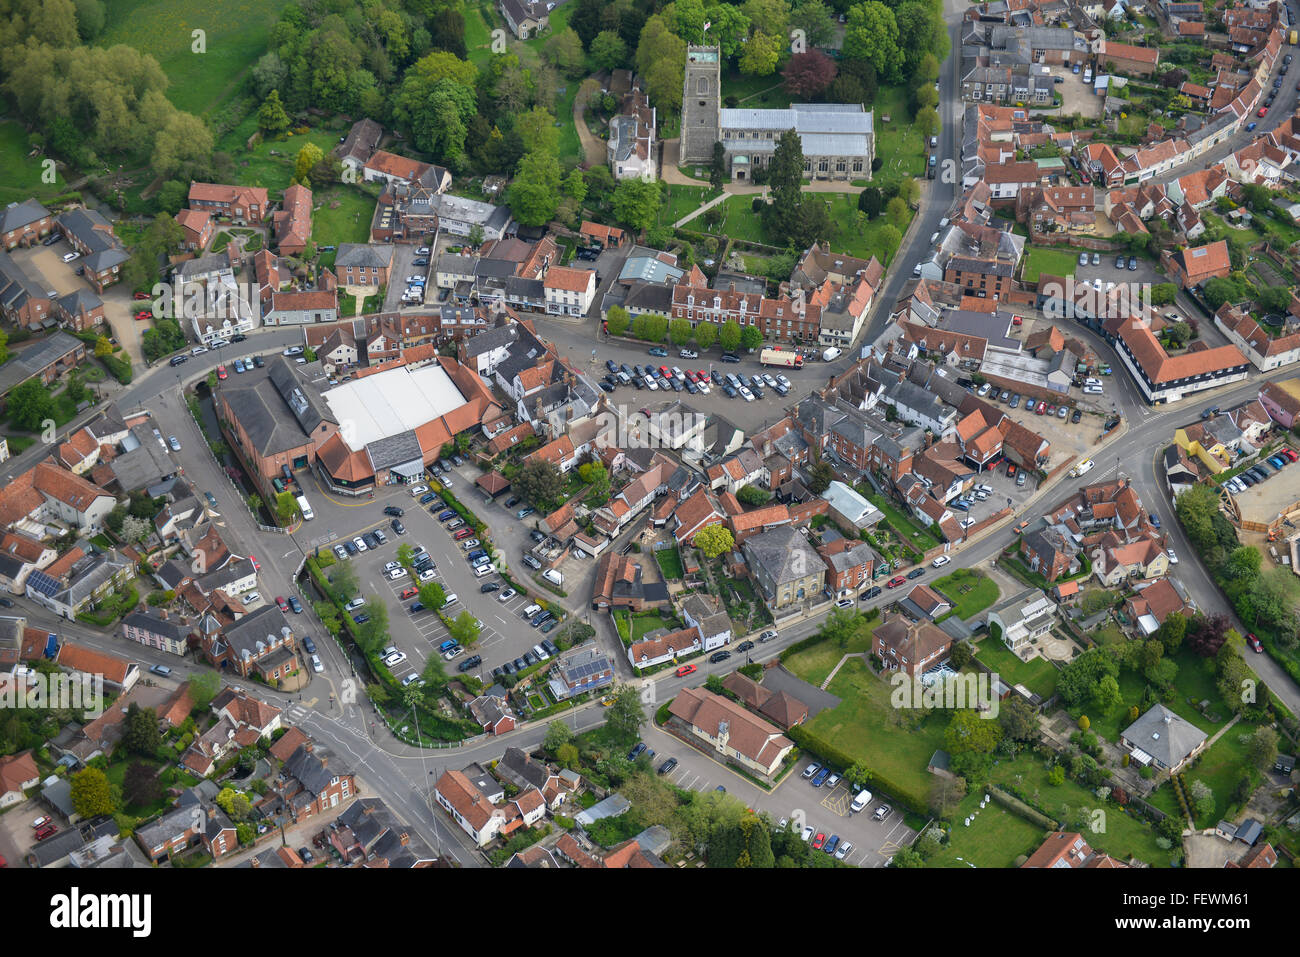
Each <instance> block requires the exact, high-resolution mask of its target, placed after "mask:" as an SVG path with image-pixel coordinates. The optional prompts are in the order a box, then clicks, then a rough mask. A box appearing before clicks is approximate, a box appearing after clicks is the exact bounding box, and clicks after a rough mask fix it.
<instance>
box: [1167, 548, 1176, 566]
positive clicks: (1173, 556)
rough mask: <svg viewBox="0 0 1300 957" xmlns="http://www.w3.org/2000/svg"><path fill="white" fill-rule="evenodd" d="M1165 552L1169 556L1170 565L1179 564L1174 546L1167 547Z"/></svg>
mask: <svg viewBox="0 0 1300 957" xmlns="http://www.w3.org/2000/svg"><path fill="white" fill-rule="evenodd" d="M1165 554H1166V555H1168V556H1169V564H1170V565H1177V564H1178V556H1177V555H1176V554H1174V550H1173V549H1172V548H1166V549H1165Z"/></svg>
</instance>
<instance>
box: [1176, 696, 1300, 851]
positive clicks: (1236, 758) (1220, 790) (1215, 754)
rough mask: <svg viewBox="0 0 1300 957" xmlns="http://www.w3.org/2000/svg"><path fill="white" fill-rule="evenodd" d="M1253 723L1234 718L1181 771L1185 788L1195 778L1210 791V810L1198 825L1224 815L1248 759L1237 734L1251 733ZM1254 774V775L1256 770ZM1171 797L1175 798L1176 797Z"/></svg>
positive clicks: (1226, 812) (1211, 821)
mask: <svg viewBox="0 0 1300 957" xmlns="http://www.w3.org/2000/svg"><path fill="white" fill-rule="evenodd" d="M1256 727H1258V726H1257V725H1254V724H1248V723H1246V722H1244V721H1238V722H1237V723H1236V724H1234V725H1233V726H1232V727H1231V728H1230V729H1229V730H1228V731H1226V732H1224V735H1223V737H1221V738H1219V740H1218V741H1215V742H1214V744H1212V745H1211V746H1210V748H1209V750H1208V751H1206V752H1205V753H1204V754H1202V755H1201V756H1200V758H1198V759H1197V761H1196V766H1195V767H1193V768H1192V770H1190V771H1185V772H1184V774H1183V776H1184V777H1185V778H1186V780H1187V786H1188V787H1189V788H1190V787H1191V786H1192V783H1193V782H1195V781H1204V782H1205V785H1206V786H1207V787H1208V788H1209V789H1210V790H1211V791H1213V792H1214V813H1213V814H1210V815H1209V816H1208V817H1203V818H1198V819H1197V821H1196V824H1197V826H1198V827H1213V826H1214V823H1215V822H1216V821H1220V820H1222V819H1223V818H1224V817H1226V816H1227V814H1228V810H1229V809H1228V801H1229V800H1230V799H1231V798H1232V792H1233V790H1234V789H1235V788H1236V786H1237V781H1238V780H1239V779H1240V777H1241V772H1242V771H1244V770H1246V769H1247V768H1249V767H1250V760H1249V759H1248V758H1247V757H1246V749H1245V747H1243V746H1242V743H1241V736H1242V735H1243V734H1251V733H1253V732H1254V731H1255V729H1256ZM1282 740H1283V741H1285V740H1286V739H1285V738H1283V739H1282ZM1255 777H1256V779H1258V775H1257V774H1256V775H1255ZM1171 796H1172V795H1171ZM1174 800H1175V801H1176V800H1177V798H1174Z"/></svg>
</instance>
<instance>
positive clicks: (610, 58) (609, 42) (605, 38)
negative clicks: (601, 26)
mask: <svg viewBox="0 0 1300 957" xmlns="http://www.w3.org/2000/svg"><path fill="white" fill-rule="evenodd" d="M588 52H589V53H590V54H591V58H592V60H593V61H594V62H595V64H596V66H598V67H600V69H602V70H617V69H619V68H620V67H622V66H623V65H624V64H626V63H627V44H626V43H624V42H623V38H622V37H620V36H619V35H618V34H617V33H615V32H614V31H613V30H602V31H601V32H600V33H598V34H596V36H595V38H594V39H593V40H592V41H591V46H590V48H589V50H588Z"/></svg>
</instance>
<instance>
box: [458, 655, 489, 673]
mask: <svg viewBox="0 0 1300 957" xmlns="http://www.w3.org/2000/svg"><path fill="white" fill-rule="evenodd" d="M481 664H483V657H482V656H481V655H471V656H470V657H468V658H466V659H465V660H464V661H462V662H461V663H460V664H458V665H457V666H456V668H457V669H458V670H459V671H460V672H461V674H464V673H465V672H466V671H472V670H473V669H474V668H477V667H478V666H479V665H481Z"/></svg>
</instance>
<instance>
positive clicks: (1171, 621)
mask: <svg viewBox="0 0 1300 957" xmlns="http://www.w3.org/2000/svg"><path fill="white" fill-rule="evenodd" d="M1186 634H1187V617H1186V616H1185V615H1184V614H1183V613H1182V612H1181V611H1175V612H1171V613H1170V614H1169V617H1168V618H1166V619H1165V622H1164V624H1163V625H1161V626H1160V628H1159V630H1158V631H1157V632H1156V637H1157V638H1159V639H1160V643H1161V644H1162V645H1164V646H1165V654H1167V655H1172V654H1174V653H1175V652H1177V651H1178V649H1179V648H1180V647H1182V644H1183V637H1184V636H1185V635H1186Z"/></svg>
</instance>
